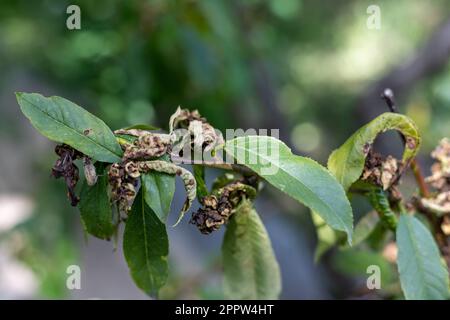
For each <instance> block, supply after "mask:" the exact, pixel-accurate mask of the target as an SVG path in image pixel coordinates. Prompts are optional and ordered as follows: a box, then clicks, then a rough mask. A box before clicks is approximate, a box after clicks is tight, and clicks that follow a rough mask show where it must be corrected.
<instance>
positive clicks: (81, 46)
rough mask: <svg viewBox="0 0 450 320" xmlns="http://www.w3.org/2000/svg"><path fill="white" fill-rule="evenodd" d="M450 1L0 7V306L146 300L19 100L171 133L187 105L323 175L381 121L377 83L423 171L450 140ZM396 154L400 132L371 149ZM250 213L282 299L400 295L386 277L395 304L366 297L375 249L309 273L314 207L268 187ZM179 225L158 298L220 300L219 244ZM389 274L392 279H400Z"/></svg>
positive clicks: (153, 0)
mask: <svg viewBox="0 0 450 320" xmlns="http://www.w3.org/2000/svg"><path fill="white" fill-rule="evenodd" d="M70 4H76V5H78V6H79V7H80V8H81V30H68V29H67V27H66V19H67V17H68V14H66V8H67V7H68V6H69V5H70ZM449 4H450V1H448V0H433V1H420V0H399V1H395V2H394V1H373V0H371V1H365V0H363V1H361V0H359V1H356V0H353V1H352V0H345V1H344V0H334V1H313V0H267V1H263V0H247V1H237V0H203V1H200V0H184V1H182V0H180V1H174V0H169V1H164V0H148V1H144V0H142V1H137V0H129V1H115V0H108V1H106V0H100V1H87V0H86V1H50V0H48V1H44V0H39V1H25V0H22V1H20V0H15V1H10V0H2V1H1V2H0V298H94V297H99V298H143V297H144V296H143V295H142V294H141V293H140V292H139V291H138V290H137V289H136V288H135V287H134V286H133V284H132V283H131V280H129V276H128V272H127V270H126V267H125V266H124V265H123V261H122V260H123V259H121V258H120V254H121V253H120V250H118V252H113V244H109V243H108V244H106V245H104V244H100V243H98V242H96V240H94V239H89V240H88V241H87V242H86V241H85V240H84V238H83V234H82V231H81V229H82V228H81V226H80V222H79V219H78V216H77V214H78V213H77V211H76V210H73V209H72V208H71V207H70V206H69V204H68V202H67V201H66V198H65V194H64V193H65V192H64V187H63V183H62V181H55V180H53V179H51V178H50V177H49V174H50V168H51V166H52V163H53V162H54V161H55V159H56V156H55V155H54V154H53V152H52V150H53V147H52V146H53V144H52V143H50V142H48V141H47V140H45V139H44V138H42V137H40V136H39V134H38V133H37V132H36V131H34V129H33V128H32V127H31V126H30V125H29V123H28V121H27V120H26V119H25V118H24V117H23V116H22V115H21V114H20V111H19V107H18V105H17V103H16V102H15V97H14V91H35V92H40V93H43V94H45V95H51V94H55V95H59V96H63V97H66V98H68V99H70V100H72V101H74V102H76V103H78V104H79V105H81V106H83V107H85V108H86V109H88V110H89V111H91V112H92V113H94V114H95V115H97V116H99V117H100V118H102V119H103V120H105V122H106V123H107V124H108V125H110V127H111V128H113V129H115V128H119V127H124V126H127V125H132V124H136V123H148V124H153V125H156V126H159V127H161V128H164V129H167V122H168V117H169V116H170V115H171V114H172V113H173V112H174V111H175V109H176V107H177V106H178V105H181V106H182V107H185V108H190V109H198V110H199V111H200V113H201V114H202V115H203V116H205V117H207V119H208V120H209V121H210V122H211V123H212V124H213V125H215V126H216V127H217V128H219V129H222V130H223V129H226V128H244V129H247V128H268V129H271V128H278V129H280V137H281V139H282V140H284V141H285V142H286V143H287V144H288V145H290V146H291V147H292V148H293V149H294V150H295V151H296V152H297V153H299V154H302V155H308V156H311V157H313V158H315V159H317V160H318V161H319V162H321V163H322V164H326V159H327V157H328V155H329V153H330V152H331V151H332V150H333V149H334V148H336V147H337V146H339V145H340V144H341V143H343V142H344V141H345V139H346V137H348V136H349V135H350V134H351V133H352V132H353V131H354V130H355V129H357V128H358V127H359V126H361V125H362V124H364V123H366V122H367V121H369V120H370V119H371V118H373V117H374V116H375V115H377V114H380V113H382V112H384V111H386V108H385V106H384V104H383V102H382V101H381V100H380V99H379V94H380V90H379V88H381V87H383V86H384V85H386V86H392V87H393V88H394V90H395V91H396V93H397V95H398V97H399V106H400V109H401V111H402V112H405V113H406V114H408V115H409V116H411V117H412V118H413V119H414V120H415V121H417V123H418V125H419V127H420V129H421V132H422V133H423V135H424V145H423V149H422V156H421V158H420V161H421V162H422V163H423V164H424V165H425V166H426V165H427V164H428V162H429V159H428V153H429V152H430V151H431V150H432V148H433V147H434V146H435V145H436V143H437V142H438V141H439V140H440V138H442V137H445V136H447V137H449V136H450V125H449V123H450V122H449V120H450V67H449V65H448V63H447V58H448V55H450V28H449V27H448V24H449V21H448V20H449V19H450V5H449ZM369 5H378V6H379V8H380V10H381V11H380V13H381V29H379V30H374V29H369V28H368V27H367V25H366V21H367V19H368V18H369V16H370V14H368V13H367V11H366V10H367V8H368V7H369ZM393 146H394V147H398V146H400V144H399V141H398V138H397V137H396V136H392V137H390V138H386V139H385V140H384V142H381V143H380V148H384V149H385V150H392V149H393ZM214 174H215V173H214V172H213V173H211V174H210V175H211V177H213V176H214ZM211 177H210V179H211ZM268 189H269V188H268ZM177 197H178V198H179V199H178V200H179V201H178V202H180V201H182V197H183V195H182V193H179V194H178V196H177ZM178 202H176V203H178ZM258 203H259V204H258ZM258 203H257V207H258V206H259V208H260V210H259V211H260V213H261V215H262V217H263V221H264V222H266V223H267V226H268V229H269V233H270V235H271V238H272V241H273V243H274V247H275V251H276V254H277V257H278V258H279V260H280V264H281V267H282V274H283V284H284V291H283V296H282V297H283V298H355V297H370V298H379V297H381V298H382V297H391V296H394V297H395V294H396V292H397V291H398V290H397V289H398V288H397V289H396V285H395V281H394V282H393V285H392V286H393V289H392V290H391V289H390V288H389V290H387V291H388V293H384V292H376V293H367V292H362V293H361V291H360V287H361V286H364V284H365V282H364V281H365V278H364V277H365V268H364V267H363V266H364V262H365V261H366V260H367V261H372V260H371V259H374V260H373V261H379V260H380V256H379V255H378V254H375V253H373V254H372V253H370V252H369V253H364V254H361V253H360V252H358V251H355V252H353V254H352V251H349V252H346V253H345V254H341V255H339V254H337V255H336V254H335V253H333V252H332V253H331V254H328V255H327V256H326V257H325V258H324V260H323V261H322V262H320V263H319V264H314V262H313V253H314V252H313V251H314V246H315V242H316V236H315V232H314V229H313V227H312V223H311V221H310V216H309V214H308V211H307V210H306V209H305V208H304V207H302V206H301V205H299V204H297V203H295V202H294V201H292V200H289V199H287V198H285V197H284V196H283V195H281V194H279V193H277V192H275V191H274V190H266V191H265V192H264V193H263V195H262V196H261V199H260V200H259V202H258ZM354 206H355V215H356V216H357V217H358V216H360V215H361V214H363V213H365V212H366V211H367V210H368V209H369V208H368V207H367V205H366V204H365V203H360V202H358V201H357V200H356V201H355V203H354ZM177 228H178V227H177ZM177 228H175V229H174V230H170V234H171V259H172V261H174V263H173V264H172V266H173V271H172V278H171V279H170V281H169V284H168V285H167V287H166V288H165V289H164V290H163V292H162V293H161V297H163V298H186V297H188V298H220V297H221V291H220V267H217V259H218V257H220V240H221V234H220V233H218V234H217V235H213V236H211V238H212V241H211V244H205V242H208V239H207V238H205V237H204V236H202V235H198V234H197V233H198V232H197V231H196V230H194V229H195V228H194V227H193V226H190V225H188V224H187V221H185V222H184V223H183V225H182V226H180V227H179V228H178V229H177ZM183 233H184V234H185V235H183ZM186 240H188V242H190V244H189V245H187V244H186V243H185V242H186ZM119 247H120V245H119ZM205 248H206V249H207V250H206V249H205ZM100 252H101V253H100ZM293 252H295V254H294V253H293ZM355 259H356V260H355ZM355 261H359V262H360V263H361V267H359V266H358V263H356V262H355ZM383 261H384V260H383ZM70 264H78V265H81V266H82V270H84V271H83V272H86V273H87V275H86V276H84V275H83V278H82V279H83V281H84V282H83V283H84V284H83V288H82V290H81V291H79V292H78V291H77V292H70V291H68V290H67V289H66V285H65V282H66V277H67V274H66V267H67V266H68V265H70ZM116 265H118V266H116ZM219 265H220V264H219ZM350 266H351V267H352V268H350ZM391 267H392V265H389V264H387V266H386V268H385V269H386V270H387V271H386V272H388V273H392V277H394V278H395V269H393V268H391ZM391 269H392V270H391ZM389 277H391V274H389ZM85 280H86V281H85ZM396 290H397V291H396ZM391 292H394V293H391Z"/></svg>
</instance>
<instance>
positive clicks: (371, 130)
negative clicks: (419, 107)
mask: <svg viewBox="0 0 450 320" xmlns="http://www.w3.org/2000/svg"><path fill="white" fill-rule="evenodd" d="M388 130H397V131H400V133H401V134H403V136H404V137H405V141H406V144H405V149H404V152H403V157H402V161H403V162H404V163H408V162H409V161H410V160H411V159H412V158H413V157H414V156H415V155H416V153H417V151H418V149H419V146H420V142H421V140H420V135H419V131H418V129H417V126H416V125H415V123H414V122H413V121H412V120H411V119H410V118H408V117H407V116H404V115H401V114H396V113H389V112H387V113H383V114H382V115H380V116H378V117H377V118H375V119H374V120H372V121H371V122H369V123H368V124H366V125H365V126H363V127H362V128H360V129H359V130H358V131H356V132H355V133H354V134H353V135H352V136H351V137H350V138H349V139H348V140H347V141H346V142H345V143H344V144H343V145H342V146H340V147H339V148H338V149H337V150H335V151H333V153H332V154H331V155H330V157H329V159H328V169H329V170H330V171H331V172H332V173H333V174H334V176H335V177H336V178H337V180H338V181H339V182H340V183H341V185H342V186H343V187H344V189H345V190H346V191H347V190H348V189H349V188H350V186H351V185H352V184H353V183H354V182H355V181H356V180H358V179H359V177H360V176H361V174H362V172H363V169H364V163H365V160H366V156H367V155H368V153H369V151H370V150H371V147H372V144H373V142H374V140H375V138H376V137H377V136H378V135H379V134H381V133H383V132H385V131H388Z"/></svg>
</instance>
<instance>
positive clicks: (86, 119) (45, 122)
mask: <svg viewBox="0 0 450 320" xmlns="http://www.w3.org/2000/svg"><path fill="white" fill-rule="evenodd" d="M16 96H17V101H18V103H19V105H20V108H21V110H22V112H23V113H24V114H25V116H26V117H27V118H28V119H29V120H30V121H31V124H32V125H33V126H34V127H35V128H36V129H37V130H38V131H39V132H40V133H41V134H43V135H44V136H46V137H47V138H49V139H50V140H53V141H56V142H60V143H65V144H67V145H69V146H71V147H72V148H74V149H76V150H78V151H80V152H82V153H84V154H85V155H88V156H89V157H91V158H93V159H95V160H98V161H103V162H119V161H120V159H121V156H122V149H121V148H120V145H119V143H118V142H117V140H116V137H115V136H114V134H113V133H112V131H111V130H110V129H109V128H108V126H107V125H106V124H105V123H104V122H103V121H102V120H100V119H99V118H97V117H95V116H94V115H92V114H91V113H89V112H87V111H86V110H85V109H83V108H81V107H80V106H78V105H76V104H75V103H73V102H70V101H69V100H67V99H64V98H61V97H56V96H53V97H49V98H47V97H44V96H42V95H40V94H37V93H23V92H17V93H16Z"/></svg>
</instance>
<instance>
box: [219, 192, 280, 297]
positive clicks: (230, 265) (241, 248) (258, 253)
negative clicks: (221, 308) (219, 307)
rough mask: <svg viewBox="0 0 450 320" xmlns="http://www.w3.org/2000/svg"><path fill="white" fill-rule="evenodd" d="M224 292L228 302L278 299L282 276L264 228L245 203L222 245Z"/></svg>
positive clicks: (229, 227)
mask: <svg viewBox="0 0 450 320" xmlns="http://www.w3.org/2000/svg"><path fill="white" fill-rule="evenodd" d="M222 256H223V267H224V291H225V297H227V298H228V299H235V300H239V299H277V298H278V296H279V294H280V291H281V276H280V270H279V267H278V263H277V260H276V258H275V254H274V252H273V249H272V245H271V243H270V239H269V236H268V234H267V231H266V229H265V228H264V225H263V224H262V222H261V220H260V218H259V216H258V214H257V213H256V211H255V210H254V209H253V207H252V204H251V202H250V201H248V200H243V201H242V203H241V204H240V205H239V207H238V208H237V211H236V213H234V214H233V216H232V218H231V219H230V222H229V223H228V225H227V230H226V232H225V236H224V241H223V245H222Z"/></svg>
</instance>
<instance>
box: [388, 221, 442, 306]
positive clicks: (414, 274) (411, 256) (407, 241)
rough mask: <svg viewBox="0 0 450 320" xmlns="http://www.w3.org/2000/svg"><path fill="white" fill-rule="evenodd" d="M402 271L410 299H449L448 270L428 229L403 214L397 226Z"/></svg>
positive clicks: (402, 280)
mask: <svg viewBox="0 0 450 320" xmlns="http://www.w3.org/2000/svg"><path fill="white" fill-rule="evenodd" d="M397 246H398V258H397V264H398V272H399V274H400V283H401V286H402V289H403V293H404V295H405V298H406V299H412V300H431V299H433V300H435V299H448V298H449V280H448V276H449V275H448V271H447V268H446V267H445V266H444V264H443V261H442V260H441V257H440V254H439V249H438V247H437V245H436V243H435V242H434V239H433V236H432V235H431V233H430V232H429V231H428V229H427V228H426V227H425V226H424V225H423V224H422V223H421V222H420V221H419V220H418V219H416V218H415V217H413V216H411V215H406V214H402V215H401V217H400V220H399V223H398V226H397Z"/></svg>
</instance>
